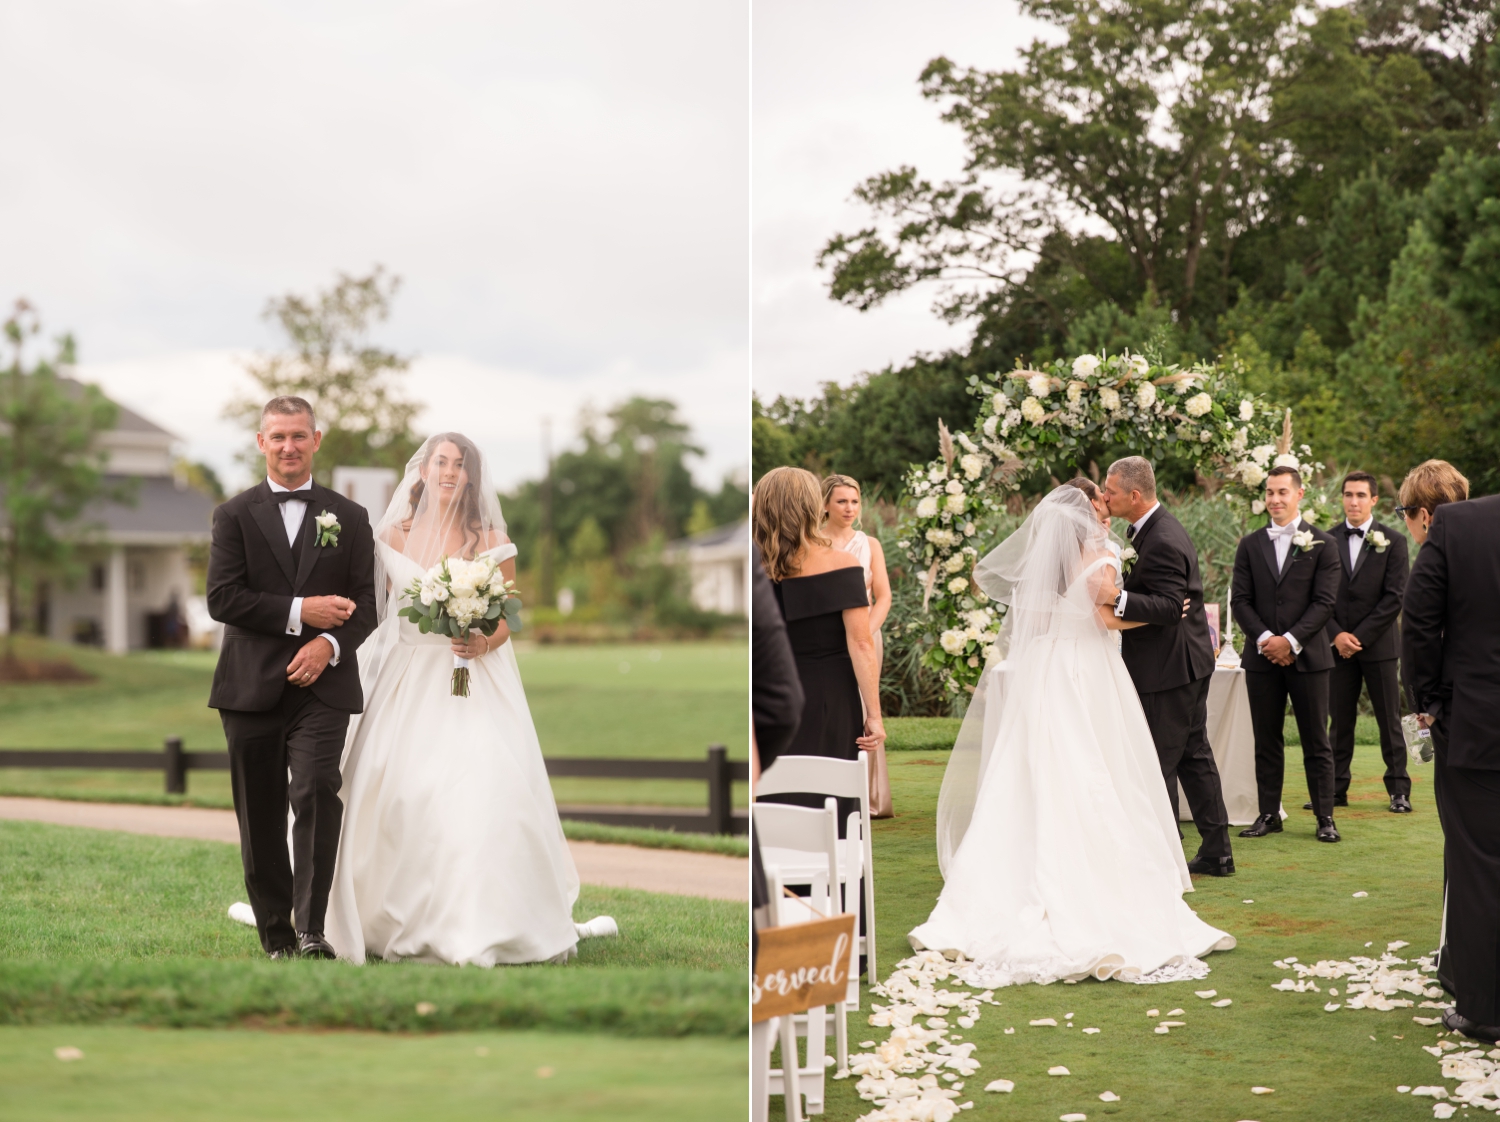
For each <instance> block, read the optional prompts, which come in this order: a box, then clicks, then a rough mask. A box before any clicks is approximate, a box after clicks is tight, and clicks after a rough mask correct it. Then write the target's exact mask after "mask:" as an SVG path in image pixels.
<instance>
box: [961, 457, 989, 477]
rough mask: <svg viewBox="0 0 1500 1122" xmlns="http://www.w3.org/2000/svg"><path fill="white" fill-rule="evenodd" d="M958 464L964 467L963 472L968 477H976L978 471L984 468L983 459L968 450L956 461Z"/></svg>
mask: <svg viewBox="0 0 1500 1122" xmlns="http://www.w3.org/2000/svg"><path fill="white" fill-rule="evenodd" d="M958 466H959V467H961V468H963V469H964V474H965V475H967V476H968V477H969V478H970V479H978V478H979V473H980V472H982V471H983V470H984V461H983V460H982V459H980V458H979V457H978V456H976V455H975V454H974V453H972V452H970V453H969V454H968V455H967V456H965V457H964V458H963V459H961V460H959V461H958Z"/></svg>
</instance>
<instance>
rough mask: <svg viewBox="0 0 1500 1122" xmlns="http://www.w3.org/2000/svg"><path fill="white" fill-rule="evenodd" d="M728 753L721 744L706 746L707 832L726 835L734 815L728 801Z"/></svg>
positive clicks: (732, 807)
mask: <svg viewBox="0 0 1500 1122" xmlns="http://www.w3.org/2000/svg"><path fill="white" fill-rule="evenodd" d="M727 757H728V752H727V751H726V749H725V748H724V745H722V744H710V745H709V746H708V832H709V833H711V834H727V833H729V827H730V823H731V820H732V818H733V815H734V804H733V802H732V800H731V799H730V794H729V792H730V783H729V760H728V758H727Z"/></svg>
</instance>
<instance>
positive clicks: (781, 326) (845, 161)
mask: <svg viewBox="0 0 1500 1122" xmlns="http://www.w3.org/2000/svg"><path fill="white" fill-rule="evenodd" d="M1049 33H1052V34H1055V32H1051V29H1049V28H1047V27H1045V26H1044V25H1042V24H1040V23H1037V22H1034V21H1032V20H1029V19H1026V18H1023V17H1022V16H1020V15H1019V14H1018V13H1017V11H1016V7H1015V5H1014V4H1013V3H1011V2H1010V0H988V2H977V0H929V2H927V3H921V4H918V3H912V2H911V0H819V2H817V3H808V2H807V0H755V23H754V31H753V40H754V58H753V63H752V75H753V80H752V105H753V120H752V126H751V128H752V137H753V158H752V204H751V206H752V216H753V217H752V230H753V233H752V261H753V264H752V281H751V294H752V309H753V319H752V323H753V336H752V338H753V355H754V370H753V380H754V384H755V389H756V392H757V393H759V394H760V396H761V398H762V400H768V399H770V398H774V397H775V396H776V395H778V394H791V395H795V396H799V397H802V396H806V395H808V394H811V393H815V392H817V389H818V386H819V385H820V384H821V383H823V382H827V381H835V382H848V381H850V380H851V379H852V378H853V377H855V376H856V375H858V374H859V373H860V372H862V371H869V370H879V369H881V368H882V367H884V366H885V365H886V364H887V363H892V362H898V363H899V362H901V361H902V360H903V359H905V358H907V357H908V356H910V355H911V354H912V353H913V352H915V351H919V350H941V349H943V348H946V347H951V346H955V345H958V344H961V343H963V342H964V341H965V340H967V338H968V334H969V331H968V328H967V327H964V326H960V327H949V326H948V325H946V324H944V323H942V322H941V321H940V320H938V319H936V318H935V317H934V316H933V315H932V313H931V311H930V307H931V304H932V298H933V295H934V294H933V293H932V292H931V291H930V290H927V291H922V290H919V291H916V292H911V293H906V294H903V295H902V296H900V297H897V298H895V299H893V300H891V301H889V302H887V303H886V304H885V305H883V306H882V307H880V308H878V309H876V310H874V311H871V312H864V313H861V312H856V311H854V310H853V309H851V308H846V307H843V306H842V305H839V304H835V303H834V302H832V301H831V300H829V299H828V293H827V280H828V278H827V275H826V274H825V273H824V272H822V271H821V270H819V269H818V267H817V265H816V258H817V254H818V251H819V250H820V249H821V248H822V246H823V244H824V243H825V242H826V241H827V240H828V238H829V237H830V236H832V235H833V234H835V233H840V232H851V231H854V230H858V229H860V228H861V227H862V226H864V225H866V224H867V223H868V221H869V217H868V213H867V212H866V211H864V210H863V209H862V208H859V207H857V206H855V205H853V204H851V203H850V202H849V196H850V194H851V192H852V191H853V189H854V187H855V186H856V185H857V184H858V183H860V182H861V181H862V180H864V179H866V178H868V177H869V176H871V175H874V174H876V173H877V172H882V171H886V170H888V169H891V168H895V167H898V166H900V165H901V164H913V165H915V166H916V167H917V168H918V169H919V170H921V171H922V172H923V174H924V175H927V176H928V177H930V178H934V179H940V178H945V177H947V176H952V175H957V174H958V173H959V172H960V171H961V170H962V166H963V156H964V149H963V144H962V138H961V136H960V134H959V132H958V130H957V129H955V128H953V127H952V126H949V125H945V124H943V123H942V122H941V121H940V120H939V119H938V107H937V106H936V105H935V104H933V103H931V102H928V101H926V100H924V99H923V98H922V96H921V94H920V93H919V91H918V88H917V76H918V75H919V74H920V73H921V72H922V68H923V66H925V65H926V64H927V62H928V61H929V60H930V59H932V58H934V57H936V56H937V55H947V56H948V57H949V58H951V59H953V60H954V61H955V62H958V63H961V64H964V65H971V66H985V67H992V68H1004V67H1008V66H1011V65H1014V63H1015V61H1016V57H1017V56H1016V52H1017V49H1018V48H1020V47H1024V46H1025V45H1026V44H1028V43H1030V42H1031V40H1032V39H1033V38H1035V37H1037V36H1038V35H1043V36H1046V35H1048V34H1049Z"/></svg>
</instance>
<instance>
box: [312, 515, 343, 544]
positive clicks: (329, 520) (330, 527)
mask: <svg viewBox="0 0 1500 1122" xmlns="http://www.w3.org/2000/svg"><path fill="white" fill-rule="evenodd" d="M313 521H314V522H316V523H317V526H318V545H319V547H322V546H325V545H338V544H339V532H340V531H341V530H343V527H342V526H340V525H339V516H338V515H336V514H334V513H333V512H332V511H329V510H325V511H324V512H323V513H322V514H320V515H318V517H317V518H315V519H313Z"/></svg>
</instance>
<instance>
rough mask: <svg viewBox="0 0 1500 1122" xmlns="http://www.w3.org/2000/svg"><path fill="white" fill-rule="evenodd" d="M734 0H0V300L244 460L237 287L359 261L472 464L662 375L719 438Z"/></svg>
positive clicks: (283, 287)
mask: <svg viewBox="0 0 1500 1122" xmlns="http://www.w3.org/2000/svg"><path fill="white" fill-rule="evenodd" d="M748 23H749V20H748V12H747V10H746V9H745V8H744V7H742V6H741V5H738V4H735V3H727V4H726V3H708V4H705V3H699V2H694V0H680V2H676V3H672V2H652V0H631V2H630V3H628V4H618V3H610V2H607V0H599V2H596V3H549V4H522V3H516V2H509V3H500V4H496V3H468V2H459V0H423V2H421V3H415V2H408V3H392V2H382V0H361V2H358V3H355V2H326V0H313V2H307V0H298V2H284V3H282V2H274V0H257V2H256V3H243V2H236V0H215V2H212V3H210V2H207V0H130V2H122V0H9V2H7V3H6V4H4V5H3V6H0V122H3V125H4V129H3V136H4V141H3V142H0V300H3V301H4V302H5V304H6V305H7V306H8V305H9V302H10V301H11V300H13V299H14V298H15V297H18V296H25V297H26V298H28V299H29V300H31V301H32V302H33V303H34V304H35V305H37V307H38V308H39V309H40V311H41V313H42V315H43V317H44V321H45V327H46V329H48V330H49V331H51V332H53V333H57V332H61V331H64V330H68V331H72V332H73V333H74V334H75V335H76V336H77V338H78V342H79V347H80V358H81V363H82V368H81V369H82V373H83V375H84V376H85V377H87V378H89V379H92V380H96V381H98V382H99V383H100V384H101V385H103V386H104V388H105V390H106V392H108V393H110V394H111V395H112V396H114V397H115V398H117V399H118V400H119V401H121V402H123V403H125V404H127V405H129V406H131V407H133V408H135V409H137V410H139V411H140V412H143V413H145V414H146V415H148V416H149V417H151V418H152V419H154V420H156V421H158V422H159V423H160V424H162V425H164V426H165V427H167V428H169V429H171V430H172V431H174V432H176V433H178V434H180V435H181V436H182V437H183V438H184V441H185V446H184V450H185V451H186V453H187V454H188V455H190V456H191V457H192V458H194V459H201V460H204V461H206V462H208V463H210V464H212V465H213V466H214V467H215V468H217V469H219V470H221V471H223V472H224V473H225V474H226V475H227V476H228V477H229V478H230V480H231V481H239V480H242V479H243V469H241V468H238V467H237V466H236V465H235V462H234V452H235V450H236V449H237V448H239V447H242V446H243V442H244V437H243V434H242V433H241V432H240V431H239V430H237V429H236V428H235V427H234V426H232V425H230V424H228V423H227V422H225V421H223V420H222V418H221V415H220V414H221V411H222V409H223V406H224V404H225V402H226V401H228V400H229V399H230V398H231V397H233V396H234V395H235V394H236V393H237V392H239V391H241V390H246V389H248V388H249V384H248V382H247V380H246V379H245V378H244V377H243V375H242V374H241V373H240V372H239V367H238V364H237V361H236V359H237V357H238V356H243V355H245V354H247V353H250V352H253V351H255V350H257V349H267V348H273V347H275V346H276V345H277V342H278V340H277V337H276V335H275V334H274V332H273V331H272V329H271V328H270V326H269V325H267V324H265V323H264V322H262V320H261V318H260V313H261V311H262V309H263V308H264V306H265V303H266V300H267V298H268V297H270V296H272V295H274V294H281V293H285V292H289V291H296V292H312V291H314V290H315V289H317V288H319V287H321V286H324V285H326V284H328V283H329V282H330V281H331V280H332V278H333V276H334V274H335V273H336V271H338V270H345V271H350V272H358V271H363V270H365V269H368V268H369V267H370V266H371V265H373V264H375V263H377V262H378V263H381V264H383V265H385V266H386V267H387V268H388V269H390V270H391V271H393V272H395V273H397V274H399V275H400V276H401V277H402V278H403V279H404V282H405V286H404V288H403V290H402V292H401V294H400V296H399V297H398V299H397V303H396V307H395V313H394V315H393V316H392V318H391V320H390V321H389V322H388V323H387V324H385V325H383V326H382V327H380V328H379V329H378V330H377V332H376V339H377V341H378V342H380V343H382V344H385V345H388V346H391V347H393V348H395V349H397V350H400V351H403V352H406V353H411V354H415V355H417V356H418V358H417V361H416V364H415V366H414V368H413V371H412V373H411V374H410V375H409V376H408V380H407V390H408V392H409V393H410V395H411V396H413V397H416V398H417V399H419V400H421V401H423V402H425V403H426V404H427V406H428V409H427V411H426V412H425V413H424V414H423V416H422V417H421V418H420V419H419V423H420V424H421V426H422V427H423V428H424V429H426V430H427V431H433V430H436V429H440V428H463V429H465V430H466V431H468V432H469V433H470V435H472V436H474V437H475V438H476V439H478V440H479V442H480V444H481V446H482V447H483V448H485V449H486V450H487V451H489V452H490V454H491V462H492V464H494V465H495V466H496V469H497V475H498V476H499V478H500V481H501V482H502V484H505V485H509V484H510V483H513V482H515V481H517V480H519V479H521V478H525V477H528V476H534V475H536V474H538V472H539V470H540V465H541V452H540V445H539V437H538V433H539V429H540V423H541V418H542V417H543V416H550V417H551V418H552V419H553V422H554V426H555V429H556V431H557V432H558V436H559V438H561V439H563V440H566V439H567V438H568V437H569V436H570V435H571V433H572V432H573V429H574V422H575V418H576V416H577V413H578V410H579V408H580V406H582V405H584V404H586V403H592V404H593V405H595V406H599V407H605V406H608V405H609V404H611V403H613V402H615V401H618V400H621V399H623V398H624V397H626V396H628V395H630V394H635V393H644V394H652V395H659V396H665V397H670V398H672V399H674V400H676V401H677V402H679V403H680V405H681V407H682V410H683V412H684V414H685V415H686V417H687V418H688V420H689V421H690V422H691V423H692V424H693V426H694V429H695V430H696V432H697V434H698V436H699V438H700V441H701V442H702V443H704V444H705V445H706V446H707V447H708V449H709V453H708V456H707V458H706V462H704V463H702V464H700V465H699V468H698V474H699V475H700V477H701V479H702V480H703V482H705V483H711V484H715V485H716V484H717V481H718V479H719V478H720V477H721V476H722V475H723V474H724V473H725V472H726V471H732V470H736V469H742V468H744V467H745V466H746V465H747V462H748V437H747V426H746V418H747V416H748V405H747V391H746V386H747V369H748V361H749V353H748V352H749V348H748V330H749V329H748V323H747V302H748V272H747V270H748V244H747V237H748V234H747V231H748V219H747V214H748V211H747V208H748V197H749V188H748V174H749V168H748V147H749V145H748V132H749V123H748V106H749V76H748V71H749V52H748V39H749V30H748Z"/></svg>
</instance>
